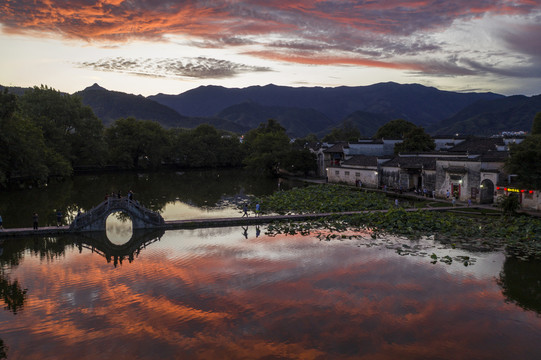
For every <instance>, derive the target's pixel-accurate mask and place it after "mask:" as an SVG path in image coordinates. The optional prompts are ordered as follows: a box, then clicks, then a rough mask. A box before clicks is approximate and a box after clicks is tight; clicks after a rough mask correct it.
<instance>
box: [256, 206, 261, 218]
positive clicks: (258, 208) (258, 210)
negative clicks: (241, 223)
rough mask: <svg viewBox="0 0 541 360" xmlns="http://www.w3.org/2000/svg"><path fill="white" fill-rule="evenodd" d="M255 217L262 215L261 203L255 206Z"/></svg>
mask: <svg viewBox="0 0 541 360" xmlns="http://www.w3.org/2000/svg"><path fill="white" fill-rule="evenodd" d="M255 215H256V216H260V215H261V205H259V203H257V204H255Z"/></svg>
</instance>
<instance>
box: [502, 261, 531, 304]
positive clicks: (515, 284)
mask: <svg viewBox="0 0 541 360" xmlns="http://www.w3.org/2000/svg"><path fill="white" fill-rule="evenodd" d="M539 274H541V262H539V261H523V260H520V259H517V258H514V257H508V258H507V259H506V260H505V263H504V265H503V270H502V272H501V273H500V279H499V281H498V284H499V285H500V286H501V287H502V293H503V295H504V296H505V297H506V298H507V301H509V302H512V303H514V304H516V305H518V306H520V307H521V308H523V309H525V310H530V311H535V312H537V313H538V314H541V281H540V277H539V276H540V275H539Z"/></svg>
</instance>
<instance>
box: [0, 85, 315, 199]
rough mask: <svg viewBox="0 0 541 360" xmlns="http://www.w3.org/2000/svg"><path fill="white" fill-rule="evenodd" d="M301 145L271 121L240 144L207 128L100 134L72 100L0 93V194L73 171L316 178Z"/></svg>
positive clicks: (127, 126)
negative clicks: (208, 171) (227, 171)
mask: <svg viewBox="0 0 541 360" xmlns="http://www.w3.org/2000/svg"><path fill="white" fill-rule="evenodd" d="M303 143H304V142H302V141H299V142H296V143H293V144H292V143H290V139H289V136H288V135H287V134H286V131H285V128H284V127H282V126H281V125H280V124H279V123H277V122H276V121H274V120H268V121H267V123H262V124H260V126H259V127H258V128H255V129H252V130H250V131H249V132H248V133H246V134H245V135H244V137H243V138H241V136H240V135H238V134H234V133H228V132H224V131H219V130H217V129H216V128H214V127H213V126H211V125H208V124H201V125H199V126H198V127H197V128H195V129H183V128H171V129H165V128H163V127H162V126H161V125H160V124H159V123H157V122H154V121H150V120H137V119H135V118H131V117H129V118H125V119H117V120H116V121H115V122H114V123H113V124H111V125H110V126H109V127H107V128H106V127H104V126H103V124H102V122H101V121H100V120H99V119H98V118H97V117H96V115H95V114H94V113H93V111H92V109H91V108H90V107H88V106H84V105H83V104H82V101H81V98H80V97H78V96H76V95H67V94H63V93H61V92H59V91H56V90H54V89H51V88H48V87H44V86H42V87H39V88H38V87H34V88H32V89H30V90H27V91H26V92H25V93H24V95H22V96H16V95H14V94H11V93H9V92H8V91H7V89H5V90H4V92H0V188H1V187H7V186H8V185H12V184H14V185H38V186H40V185H44V184H47V182H48V181H49V180H50V179H53V178H59V179H62V178H65V177H69V176H71V175H72V174H73V173H74V170H75V169H93V170H99V169H110V168H114V169H117V170H118V169H124V170H143V171H146V170H157V169H161V168H164V167H176V168H182V169H192V168H219V167H241V166H246V167H248V168H250V170H251V171H252V173H254V174H262V175H271V176H273V175H276V174H278V170H279V167H281V168H287V169H290V170H291V169H294V170H295V171H294V172H298V173H301V174H304V173H308V172H311V171H314V170H315V168H316V159H315V156H314V155H313V154H312V153H310V151H309V150H307V149H304V148H303V146H301V145H302V144H303Z"/></svg>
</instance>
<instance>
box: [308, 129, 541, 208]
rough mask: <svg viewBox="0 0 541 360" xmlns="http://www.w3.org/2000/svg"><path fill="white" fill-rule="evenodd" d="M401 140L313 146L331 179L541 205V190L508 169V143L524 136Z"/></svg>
mask: <svg viewBox="0 0 541 360" xmlns="http://www.w3.org/2000/svg"><path fill="white" fill-rule="evenodd" d="M400 141H401V140H391V139H378V140H372V139H370V140H360V141H358V142H354V143H353V142H348V143H335V144H320V146H319V147H318V148H317V149H314V151H315V152H316V155H317V159H318V175H319V176H323V177H326V178H327V181H328V182H330V183H343V184H350V185H355V186H362V187H369V188H379V189H385V190H388V191H398V192H406V191H417V192H420V193H422V194H427V195H428V196H434V197H438V198H452V197H455V199H457V200H459V201H464V202H467V201H471V202H473V203H480V204H491V203H494V202H495V201H497V198H498V197H501V196H509V195H510V194H514V195H516V196H518V197H519V200H520V202H521V204H522V207H523V208H531V209H540V208H541V204H540V203H539V201H540V199H539V192H537V191H534V190H533V189H522V188H517V187H514V186H513V175H509V174H506V173H505V171H504V170H503V166H504V163H505V160H506V159H507V157H508V156H509V145H510V144H511V143H519V142H520V141H522V137H520V136H519V137H517V136H514V137H491V138H469V137H459V136H457V137H435V138H434V141H435V143H436V148H435V150H434V151H432V152H422V153H399V154H397V155H395V154H394V145H395V144H396V143H397V142H400Z"/></svg>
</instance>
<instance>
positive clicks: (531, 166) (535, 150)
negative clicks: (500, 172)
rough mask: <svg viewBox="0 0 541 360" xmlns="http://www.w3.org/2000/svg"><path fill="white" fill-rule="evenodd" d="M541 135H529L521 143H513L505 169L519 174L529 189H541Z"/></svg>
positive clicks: (523, 184) (520, 181) (521, 180)
mask: <svg viewBox="0 0 541 360" xmlns="http://www.w3.org/2000/svg"><path fill="white" fill-rule="evenodd" d="M539 159H541V135H529V136H527V137H526V138H525V139H524V141H522V142H521V143H520V144H512V145H511V146H510V149H509V158H508V159H507V161H506V163H505V171H506V172H508V173H509V174H516V175H518V181H519V183H520V184H521V185H522V186H524V187H525V188H528V189H535V190H541V161H539Z"/></svg>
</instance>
